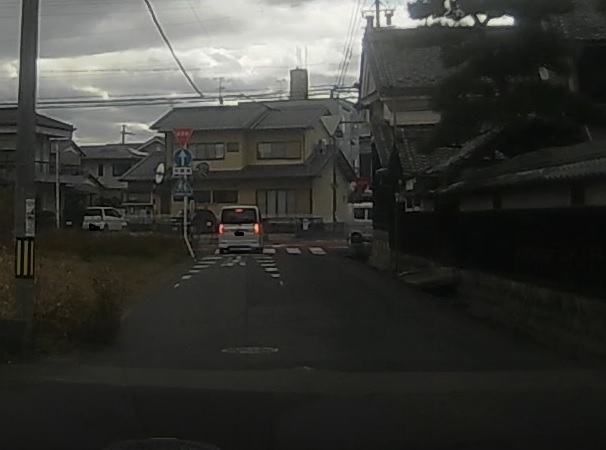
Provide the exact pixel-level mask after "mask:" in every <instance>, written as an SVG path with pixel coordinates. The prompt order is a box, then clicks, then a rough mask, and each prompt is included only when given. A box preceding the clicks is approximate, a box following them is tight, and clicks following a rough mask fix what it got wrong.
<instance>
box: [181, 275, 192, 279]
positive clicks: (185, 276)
mask: <svg viewBox="0 0 606 450" xmlns="http://www.w3.org/2000/svg"><path fill="white" fill-rule="evenodd" d="M190 278H191V275H183V276H182V277H181V279H182V280H189V279H190Z"/></svg>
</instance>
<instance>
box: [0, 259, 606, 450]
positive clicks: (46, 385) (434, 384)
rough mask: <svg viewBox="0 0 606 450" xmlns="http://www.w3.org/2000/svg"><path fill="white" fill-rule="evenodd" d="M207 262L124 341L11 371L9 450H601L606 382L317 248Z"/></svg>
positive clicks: (0, 439) (158, 296) (154, 302)
mask: <svg viewBox="0 0 606 450" xmlns="http://www.w3.org/2000/svg"><path fill="white" fill-rule="evenodd" d="M269 252H270V254H265V255H207V256H204V257H201V258H200V259H199V261H198V262H196V263H192V264H191V266H190V267H189V268H187V269H185V270H184V271H183V273H181V274H179V276H177V277H175V279H174V280H171V281H170V283H168V284H166V285H164V286H160V287H158V289H156V290H154V292H153V293H151V294H150V295H149V296H148V297H147V298H146V299H144V300H143V301H142V302H141V303H140V304H138V305H137V306H136V307H135V308H134V309H133V310H131V311H129V312H128V314H127V315H126V316H125V318H124V323H123V330H122V333H121V335H120V336H119V339H118V340H117V342H116V344H115V345H114V346H112V347H111V348H108V349H106V350H104V351H102V352H97V353H92V354H88V355H83V356H80V357H78V358H66V359H65V360H50V361H41V362H38V363H36V364H28V365H13V366H7V367H4V368H1V369H0V425H1V426H0V448H2V449H10V450H12V449H24V450H25V449H27V450H34V449H44V450H51V449H52V450H55V449H56V450H83V449H84V450H88V449H91V450H100V449H101V448H103V447H104V446H106V445H108V444H109V443H111V442H114V441H118V440H122V439H133V438H143V437H179V438H184V439H191V440H200V441H205V442H210V443H212V444H215V445H217V446H218V447H220V448H221V449H224V450H236V449H238V450H239V449H242V450H253V449H254V450H257V449H259V450H261V449H262V450H274V449H276V450H277V449H280V450H300V449H310V450H324V449H331V450H334V449H344V450H347V449H351V450H353V449H355V450H358V449H373V450H379V449H400V448H404V449H513V448H515V449H532V448H551V449H583V448H595V449H598V448H603V446H604V444H603V443H604V442H606V427H604V423H606V408H604V405H606V378H605V377H604V372H603V371H602V370H600V369H597V368H594V367H592V366H591V365H588V364H587V363H585V365H582V364H580V363H579V362H576V361H572V360H567V359H565V358H564V357H563V356H560V355H557V354H555V353H552V352H550V351H548V350H546V349H544V348H541V347H539V346H537V345H534V344H532V343H530V342H528V341H526V340H524V339H522V338H519V337H515V336H513V335H512V334H511V333H509V332H508V331H506V330H503V329H500V328H497V327H494V326H491V325H489V324H485V323H482V322H480V321H478V320H475V319H472V318H470V317H468V316H466V315H465V313H464V312H463V311H460V310H457V309H456V308H453V307H451V306H448V305H446V304H445V303H444V302H443V301H441V300H439V299H436V298H433V297H431V296H429V295H425V294H421V293H419V292H417V291H414V290H411V289H408V288H406V287H405V286H402V285H401V284H400V283H398V282H397V281H395V280H392V279H389V278H388V277H386V276H384V275H382V274H380V273H376V272H374V271H372V270H371V269H369V268H368V267H366V266H364V265H363V264H361V263H357V262H354V261H350V260H347V259H345V258H343V257H341V256H339V255H336V254H333V253H332V251H331V250H328V249H324V248H320V247H313V248H300V247H283V248H278V249H275V250H270V251H269Z"/></svg>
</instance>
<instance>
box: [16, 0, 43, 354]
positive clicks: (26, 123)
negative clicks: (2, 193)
mask: <svg viewBox="0 0 606 450" xmlns="http://www.w3.org/2000/svg"><path fill="white" fill-rule="evenodd" d="M39 9H40V2H39V0H22V2H21V42H20V51H19V98H18V104H19V106H18V117H17V155H16V177H15V206H14V208H15V210H14V216H15V223H14V227H15V230H14V231H15V294H16V296H17V301H18V308H19V319H20V320H23V321H24V322H25V346H26V349H27V348H28V347H29V343H30V338H31V329H32V318H33V309H34V264H35V261H34V255H35V253H34V241H35V237H36V184H35V154H36V91H37V75H38V73H37V72H38V67H37V63H38V20H39Z"/></svg>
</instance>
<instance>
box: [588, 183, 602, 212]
mask: <svg viewBox="0 0 606 450" xmlns="http://www.w3.org/2000/svg"><path fill="white" fill-rule="evenodd" d="M585 205H587V206H606V181H596V182H592V183H587V185H586V186H585Z"/></svg>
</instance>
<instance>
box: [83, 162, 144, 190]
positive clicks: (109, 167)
mask: <svg viewBox="0 0 606 450" xmlns="http://www.w3.org/2000/svg"><path fill="white" fill-rule="evenodd" d="M115 162H116V163H117V162H119V160H116V161H107V160H95V159H84V160H82V167H83V168H84V170H85V171H86V172H88V173H90V174H91V175H93V176H94V177H95V178H97V179H98V180H99V181H101V183H103V185H104V186H106V187H107V188H108V189H121V190H124V189H126V188H127V187H128V183H125V182H122V181H120V177H114V176H113V175H112V173H113V172H112V171H113V167H114V163H115ZM120 162H122V161H120ZM124 162H126V161H124ZM135 163H136V161H132V162H131V165H134V164H135ZM100 164H102V165H103V176H99V165H100Z"/></svg>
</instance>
